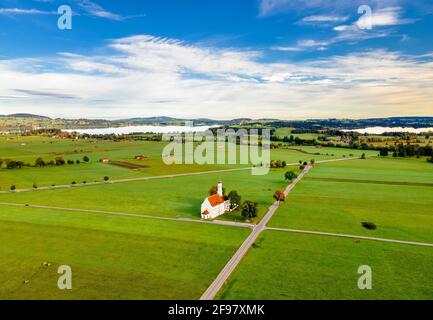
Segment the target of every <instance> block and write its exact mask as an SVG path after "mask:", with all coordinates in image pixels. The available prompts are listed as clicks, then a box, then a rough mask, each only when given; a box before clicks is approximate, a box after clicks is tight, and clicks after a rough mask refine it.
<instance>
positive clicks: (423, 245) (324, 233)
mask: <svg viewBox="0 0 433 320" xmlns="http://www.w3.org/2000/svg"><path fill="white" fill-rule="evenodd" d="M266 230H273V231H282V232H291V233H303V234H311V235H317V236H327V237H337V238H349V239H359V240H370V241H380V242H390V243H397V244H407V245H412V246H420V247H433V243H426V242H413V241H405V240H395V239H386V238H376V237H366V236H357V235H353V234H343V233H332V232H323V231H309V230H297V229H286V228H271V227H266Z"/></svg>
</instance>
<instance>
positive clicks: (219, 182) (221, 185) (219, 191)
mask: <svg viewBox="0 0 433 320" xmlns="http://www.w3.org/2000/svg"><path fill="white" fill-rule="evenodd" d="M218 195H219V196H220V197H222V196H223V182H222V181H221V179H220V180H219V181H218Z"/></svg>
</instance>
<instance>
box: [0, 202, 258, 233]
mask: <svg viewBox="0 0 433 320" xmlns="http://www.w3.org/2000/svg"><path fill="white" fill-rule="evenodd" d="M0 206H9V207H25V208H35V209H50V210H58V211H69V212H80V213H93V214H95V213H96V214H106V215H112V216H124V217H135V218H144V219H155V220H168V221H181V222H195V223H206V224H217V225H223V226H230V227H240V228H251V229H252V228H254V227H255V225H254V224H250V223H242V222H234V221H222V220H198V219H189V218H170V217H160V216H151V215H145V214H135V213H127V212H113V211H103V210H90V209H77V208H64V207H54V206H42V205H31V204H20V203H10V202H0Z"/></svg>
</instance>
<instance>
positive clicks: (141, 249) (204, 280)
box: [0, 207, 248, 299]
mask: <svg viewBox="0 0 433 320" xmlns="http://www.w3.org/2000/svg"><path fill="white" fill-rule="evenodd" d="M247 232H248V230H246V229H244V228H229V227H222V226H215V225H207V224H198V223H186V222H171V221H158V220H149V219H141V218H134V217H133V218H129V217H112V216H109V217H107V216H104V215H100V214H81V213H65V212H60V211H53V210H42V209H34V208H32V209H31V210H26V209H24V208H5V207H2V208H0V241H1V242H2V243H3V244H6V245H2V246H1V247H0V256H1V259H0V268H1V270H2V272H1V273H0V283H1V286H0V299H197V298H199V296H200V294H201V293H202V291H204V290H205V289H206V287H207V285H209V283H210V282H211V281H212V279H213V277H215V276H216V274H218V272H219V270H220V269H221V268H222V267H223V265H224V264H225V262H226V261H227V260H228V259H229V258H230V256H231V255H232V254H233V253H234V251H235V250H236V248H237V247H238V246H239V245H240V243H241V242H242V241H243V239H244V238H245V237H246V235H247ZM44 262H48V263H50V264H51V266H49V267H47V266H43V263H44ZM59 265H69V266H71V268H72V273H73V278H72V279H73V280H72V281H73V289H72V290H70V291H69V290H66V291H61V290H59V289H58V288H57V279H58V277H59V275H58V274H57V268H58V266H59ZM27 281H28V282H27ZM25 282H26V283H25Z"/></svg>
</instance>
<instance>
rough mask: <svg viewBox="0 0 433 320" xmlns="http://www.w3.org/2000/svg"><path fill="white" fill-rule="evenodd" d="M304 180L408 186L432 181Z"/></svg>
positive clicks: (421, 185)
mask: <svg viewBox="0 0 433 320" xmlns="http://www.w3.org/2000/svg"><path fill="white" fill-rule="evenodd" d="M305 180H317V181H327V182H343V183H366V184H383V185H391V186H409V187H433V183H428V182H407V181H384V180H362V179H339V178H321V177H308V178H305Z"/></svg>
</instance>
